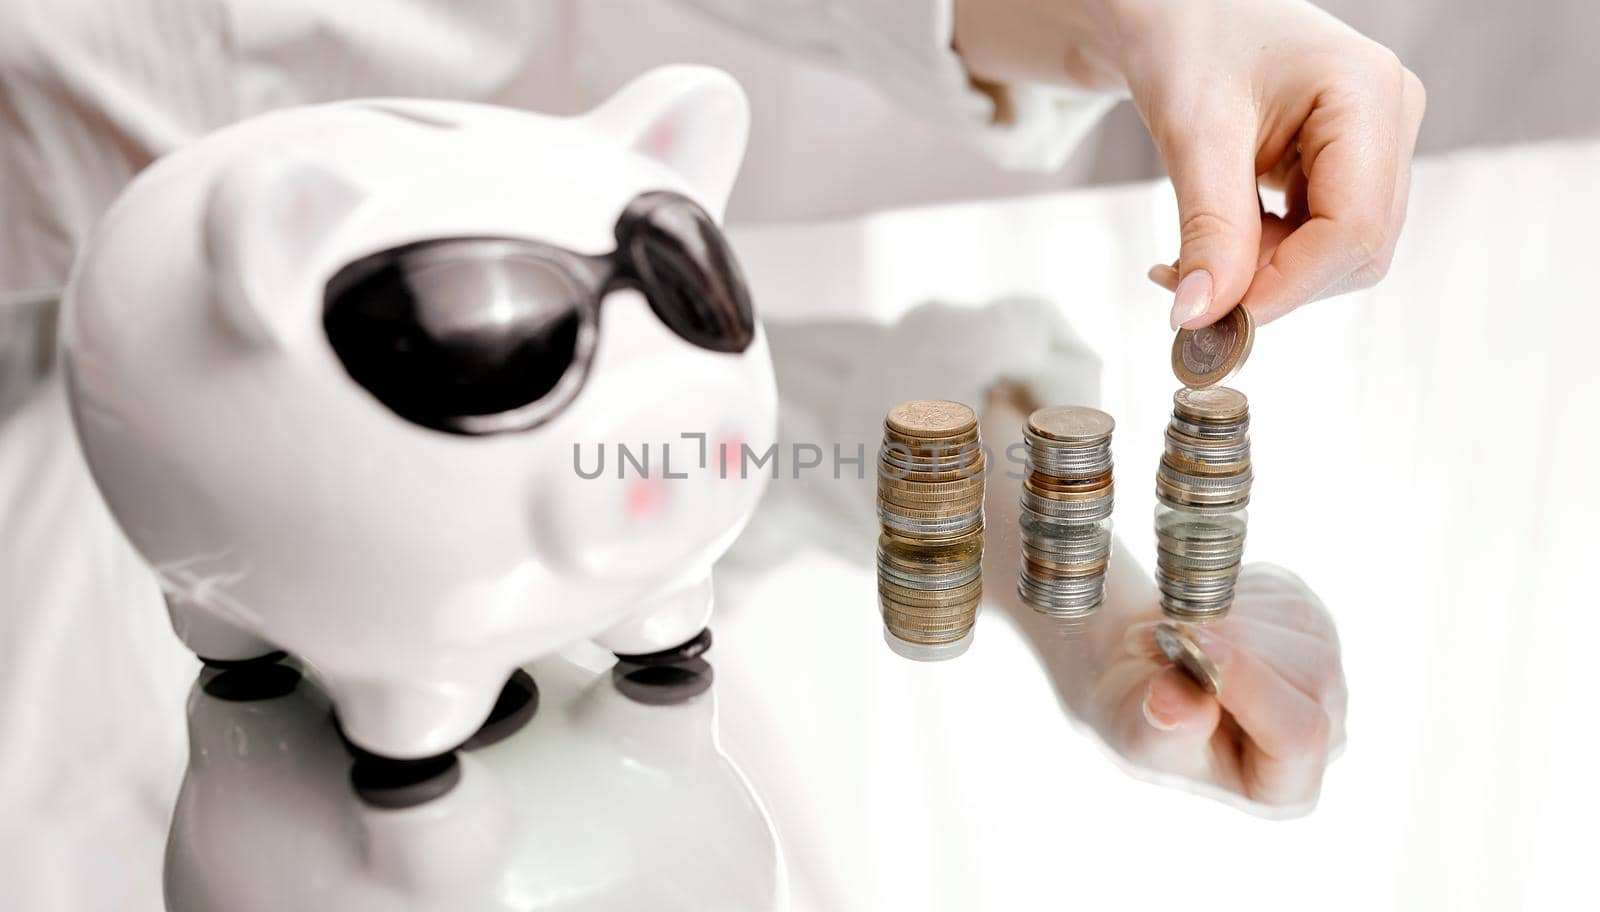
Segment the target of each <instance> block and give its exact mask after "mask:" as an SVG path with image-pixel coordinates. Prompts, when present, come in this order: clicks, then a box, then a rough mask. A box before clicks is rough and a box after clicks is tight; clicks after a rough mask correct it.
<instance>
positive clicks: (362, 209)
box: [62, 67, 776, 757]
mask: <svg viewBox="0 0 1600 912" xmlns="http://www.w3.org/2000/svg"><path fill="white" fill-rule="evenodd" d="M747 122H748V114H747V111H746V108H745V102H744V97H743V95H742V93H741V92H740V90H739V88H738V86H737V85H736V84H735V83H734V82H733V81H732V80H731V79H730V78H728V77H727V76H726V75H724V74H722V73H719V72H717V71H714V70H707V69H703V68H692V67H676V68H668V69H663V70H658V71H655V72H653V73H650V74H648V75H646V76H644V77H642V78H640V79H639V80H637V81H636V82H634V83H632V84H631V85H629V86H627V87H626V88H624V89H622V90H621V91H620V92H619V93H618V94H617V95H616V96H615V97H613V98H612V99H611V100H610V101H608V102H607V103H606V104H604V105H602V106H601V107H600V108H598V109H596V110H595V111H593V112H591V113H589V114H588V115H585V116H582V117H577V118H554V117H544V116H539V115H534V114H529V113H525V112H518V111H511V110H503V109H498V108H493V107H486V106H481V105H473V104H462V103H452V102H439V101H413V100H375V101H349V102H339V103H335V104H327V105H318V106H313V107H305V108H297V109H290V110H284V111H279V112H276V113H271V114H267V115H264V116H261V117H258V118H255V119H252V120H249V121H246V122H243V123H241V124H238V125H236V126H233V127H229V128H227V129H224V130H221V131H219V132H217V133H216V134H213V135H211V136H209V137H207V138H205V139H203V140H201V141H200V142H198V143H196V144H194V145H193V146H190V147H188V148H185V149H182V150H180V151H178V152H175V153H174V154H172V155H170V156H167V157H166V158H164V159H162V160H161V161H158V162H157V163H156V164H154V165H153V166H151V167H150V168H149V169H148V170H146V171H145V172H144V173H143V174H141V175H140V176H139V177H138V178H137V179H136V180H135V181H134V182H133V183H132V184H131V185H130V186H129V188H128V189H127V191H126V192H125V193H124V194H123V195H122V197H121V198H120V199H119V200H118V201H117V202H116V203H115V204H114V206H113V207H112V209H111V210H110V212H109V213H108V214H107V216H106V218H105V219H104V221H103V222H102V223H101V225H100V226H99V228H98V229H97V231H96V232H95V234H94V236H93V237H92V238H91V240H90V241H89V243H88V244H87V245H86V247H85V249H84V250H83V251H82V254H81V256H80V258H79V261H78V264H77V268H76V271H75V274H74V276H73V279H72V281H71V283H70V285H69V288H68V292H67V298H66V301H65V306H64V315H63V326H62V332H63V343H64V350H65V354H66V359H65V360H66V373H67V378H68V383H69V390H70V395H71V399H72V405H73V415H74V419H75V421H76V424H77V428H78V433H79V436H80V438H81V440H82V442H83V448H84V451H85V453H86V455H87V458H88V461H89V465H90V467H91V468H92V470H93V472H94V476H95V478H96V480H97V481H98V482H99V485H100V489H101V491H102V492H103V493H104V495H105V499H106V502H107V503H108V504H109V505H110V507H111V510H112V512H113V513H114V514H115V515H116V517H117V519H118V520H119V522H120V523H121V525H122V527H123V529H124V530H125V531H126V533H127V535H128V537H129V538H130V539H131V540H132V542H133V544H134V545H135V547H137V548H138V550H139V551H140V552H141V553H142V554H143V555H144V557H145V558H146V560H148V561H149V562H150V564H151V565H152V566H153V567H154V568H155V570H156V572H157V573H158V575H159V576H160V580H161V584H162V588H163V591H164V592H165V593H166V596H167V603H168V607H169V609H170V612H171V615H172V619H173V624H174V627H175V628H176V629H177V632H178V634H179V636H180V637H182V638H183V640H184V641H185V642H186V643H187V644H188V645H189V647H190V648H191V649H193V650H194V651H195V652H196V653H198V654H199V655H200V656H202V657H204V658H206V659H208V660H212V661H213V662H214V663H217V664H221V662H222V660H242V659H248V658H253V657H255V656H259V655H262V654H265V653H269V652H273V651H276V650H286V651H288V652H291V653H294V654H296V655H298V656H299V657H301V658H302V659H303V660H304V661H305V662H306V663H308V664H309V665H310V666H311V667H312V668H314V670H315V671H316V673H317V675H318V677H319V679H320V680H321V681H322V682H323V683H324V684H325V686H326V687H327V688H328V689H329V691H330V692H331V695H332V697H333V700H334V702H335V704H336V705H337V706H338V707H339V715H340V719H341V720H342V722H343V724H344V726H345V728H346V730H347V731H348V732H349V734H350V736H351V738H352V739H353V740H354V741H355V742H357V743H358V744H360V745H362V746H363V747H365V748H368V749H370V750H372V751H374V752H378V753H382V754H386V755H389V756H395V757H420V756H426V755H432V754H437V753H440V752H442V751H445V750H448V749H449V748H451V747H453V746H455V745H456V744H459V743H460V742H461V741H463V740H464V739H465V738H467V737H468V736H469V735H470V734H471V733H472V732H473V730H474V729H475V728H476V727H477V726H478V724H479V723H480V722H482V721H483V719H484V718H485V716H486V715H487V714H488V712H489V709H490V706H491V705H492V703H493V702H494V699H495V695H496V694H497V693H498V692H499V690H500V687H501V685H502V684H503V683H504V682H505V681H506V679H507V676H508V675H509V674H510V673H511V671H512V669H514V668H515V667H517V666H518V665H519V664H520V663H523V662H525V661H528V660H530V659H532V658H536V657H538V656H541V655H545V654H548V653H550V652H551V651H553V650H555V649H557V648H559V647H561V646H562V645H564V644H566V643H568V642H571V641H573V640H577V639H581V638H589V637H592V638H594V639H596V640H598V641H599V642H600V643H601V644H602V645H604V646H606V647H607V648H609V649H611V650H613V651H615V652H618V653H623V654H634V655H642V654H648V653H655V652H660V651H664V650H672V649H676V648H678V647H680V646H681V645H682V644H684V643H686V642H688V641H690V640H693V639H694V638H695V637H696V635H697V634H698V633H699V632H700V631H701V630H702V629H703V628H704V625H705V623H706V621H707V619H708V617H709V614H710V610H711V587H710V579H709V574H710V571H711V565H712V562H713V561H714V560H715V559H716V558H717V557H718V556H720V555H721V554H722V552H723V551H724V550H725V549H726V548H727V547H728V546H729V544H731V542H732V540H733V538H734V537H735V536H736V535H737V534H738V532H739V530H740V528H741V527H742V525H743V524H744V522H745V520H746V519H747V518H748V516H749V514H750V512H751V511H752V509H753V508H754V506H755V503H756V500H757V499H758V497H759V495H760V491H761V482H760V475H761V473H759V472H751V473H748V474H749V475H750V477H749V478H744V477H743V476H744V475H745V474H746V473H743V472H740V471H738V460H736V459H732V458H730V459H728V460H726V461H723V460H720V459H719V458H718V457H719V453H721V452H728V451H730V450H731V451H732V452H734V453H739V452H741V451H742V447H744V446H749V447H751V448H752V449H753V450H754V451H756V452H760V451H763V450H765V449H766V447H767V446H769V445H770V444H771V442H772V440H773V438H774V434H775V427H774V425H775V410H776V400H775V393H774V388H773V380H772V371H771V364H770V361H769V358H768V354H767V348H766V340H765V337H764V336H763V335H762V333H761V331H760V329H759V327H758V326H757V325H756V324H755V322H754V319H753V316H752V313H751V309H750V302H749V299H748V297H747V295H746V293H745V289H744V284H743V280H742V278H741V277H740V276H739V273H738V269H737V267H736V265H735V264H734V263H733V260H732V258H731V255H730V254H729V252H728V250H727V248H726V246H725V243H724V241H723V239H722V237H721V234H720V232H719V231H718V230H717V228H716V225H715V223H714V221H713V219H714V218H715V217H716V215H717V214H720V212H721V209H722V206H723V204H724V201H725V200H726V197H727V194H728V191H729V189H730V188H731V185H732V183H733V179H734V176H735V172H736V171H737V169H738V163H739V159H740V157H741V155H742V152H743V142H744V136H745V131H746V126H747ZM708 212H709V213H711V214H708ZM683 435H704V436H690V437H685V436H683ZM669 445H670V458H668V457H669V453H664V452H663V450H664V449H666V448H667V447H668V446H669ZM621 446H626V447H627V448H628V456H629V457H631V458H628V459H624V458H622V454H621V453H620V452H619V447H621ZM651 457H653V458H651ZM597 466H603V469H604V470H603V471H601V472H600V473H599V474H598V476H597V477H586V476H593V475H595V471H596V468H597ZM668 472H670V475H668V474H667V473H668Z"/></svg>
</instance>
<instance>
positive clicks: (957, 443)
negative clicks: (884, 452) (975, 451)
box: [883, 427, 978, 452]
mask: <svg viewBox="0 0 1600 912" xmlns="http://www.w3.org/2000/svg"><path fill="white" fill-rule="evenodd" d="M977 442H978V429H977V428H976V427H974V428H973V429H972V430H970V431H964V432H962V433H960V434H951V435H949V436H941V437H913V436H911V435H909V434H901V433H897V432H896V431H895V430H894V428H891V427H885V428H884V429H883V443H884V446H891V445H892V446H898V447H907V448H909V449H911V450H913V451H916V450H934V449H938V450H943V451H945V452H949V451H951V450H954V449H958V448H960V447H963V446H973V445H976V444H977Z"/></svg>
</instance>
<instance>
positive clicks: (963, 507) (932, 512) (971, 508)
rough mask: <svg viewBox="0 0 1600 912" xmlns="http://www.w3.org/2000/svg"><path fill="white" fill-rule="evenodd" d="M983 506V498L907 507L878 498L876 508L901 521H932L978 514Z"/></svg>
mask: <svg viewBox="0 0 1600 912" xmlns="http://www.w3.org/2000/svg"><path fill="white" fill-rule="evenodd" d="M982 506H983V497H982V496H979V497H969V498H967V499H965V500H952V501H948V502H945V503H936V504H922V505H919V506H907V505H905V504H900V503H895V502H894V501H892V500H884V499H883V498H882V497H879V498H878V508H879V509H881V510H883V511H884V512H886V513H893V514H894V515H895V516H898V517H900V518H902V519H915V520H934V519H956V518H958V517H962V516H967V515H969V514H973V513H976V512H978V509H979V508H980V507H982ZM974 518H976V517H974Z"/></svg>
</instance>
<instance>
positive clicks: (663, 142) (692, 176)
mask: <svg viewBox="0 0 1600 912" xmlns="http://www.w3.org/2000/svg"><path fill="white" fill-rule="evenodd" d="M589 117H590V119H591V120H592V121H593V122H594V123H595V124H596V125H597V126H599V127H600V128H601V129H603V130H605V131H606V132H608V133H610V134H612V135H613V136H615V137H618V138H620V139H621V140H622V142H623V143H625V144H626V145H628V146H629V147H631V148H632V149H633V150H634V151H636V152H638V153H640V154H641V155H645V156H648V157H650V158H654V159H656V160H657V161H660V162H662V163H663V164H665V165H667V166H668V167H670V168H672V169H673V170H674V171H677V172H678V173H679V174H681V175H683V176H684V178H686V179H687V180H688V181H689V184H690V185H691V186H693V187H694V188H695V189H696V190H697V191H698V192H699V202H700V203H701V204H702V205H704V206H705V208H706V210H707V211H709V212H710V213H711V214H712V216H713V217H715V218H716V219H718V220H719V221H720V220H721V218H722V210H723V208H724V207H725V206H726V205H727V202H728V194H729V192H731V191H732V190H733V181H734V178H735V177H737V176H738V175H739V162H740V160H741V159H743V158H744V143H745V138H746V137H747V136H748V135H749V132H750V106H749V103H748V102H746V101H745V97H744V90H743V89H741V88H739V84H738V83H737V82H735V81H734V79H733V77H732V76H729V75H728V74H727V73H724V72H722V71H721V70H717V69H712V68H711V67H702V66H669V67H662V68H660V69H656V70H651V71H650V72H648V73H646V74H644V75H643V76H640V77H639V78H637V79H635V80H634V81H632V82H630V83H628V84H627V85H625V86H623V87H622V88H621V89H618V90H617V93H616V94H615V95H613V96H611V98H610V99H609V100H607V101H606V102H605V104H602V105H601V106H600V107H598V108H596V109H595V110H594V111H592V112H591V113H590V114H589Z"/></svg>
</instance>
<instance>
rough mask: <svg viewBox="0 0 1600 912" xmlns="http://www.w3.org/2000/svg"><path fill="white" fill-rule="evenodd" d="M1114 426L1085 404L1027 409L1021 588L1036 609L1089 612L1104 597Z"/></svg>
mask: <svg viewBox="0 0 1600 912" xmlns="http://www.w3.org/2000/svg"><path fill="white" fill-rule="evenodd" d="M1115 427H1116V423H1115V422H1114V421H1112V420H1111V416H1110V415H1107V414H1106V413H1105V412H1102V411H1099V410H1097V409H1092V408H1086V407H1083V406H1053V407H1050V408H1042V409H1039V410H1038V411H1036V412H1034V413H1033V414H1031V415H1029V416H1028V424H1027V427H1025V428H1024V429H1023V432H1022V437H1023V442H1024V443H1025V444H1026V445H1027V450H1028V459H1027V466H1028V476H1027V480H1026V481H1024V482H1023V485H1022V512H1021V513H1020V514H1019V518H1018V526H1019V529H1020V531H1021V533H1022V571H1021V573H1020V574H1018V577H1017V592H1018V594H1019V595H1021V597H1022V600H1023V601H1024V602H1026V603H1027V604H1028V605H1030V606H1032V607H1033V609H1034V610H1035V611H1039V612H1042V613H1044V614H1049V615H1054V616H1057V617H1086V616H1088V615H1089V614H1091V613H1092V612H1093V611H1094V610H1095V609H1096V608H1098V607H1099V606H1100V603H1101V602H1102V601H1103V600H1104V598H1105V575H1106V565H1107V564H1108V563H1109V562H1110V559H1111V507H1112V483H1111V432H1112V430H1113V429H1114V428H1115Z"/></svg>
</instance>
